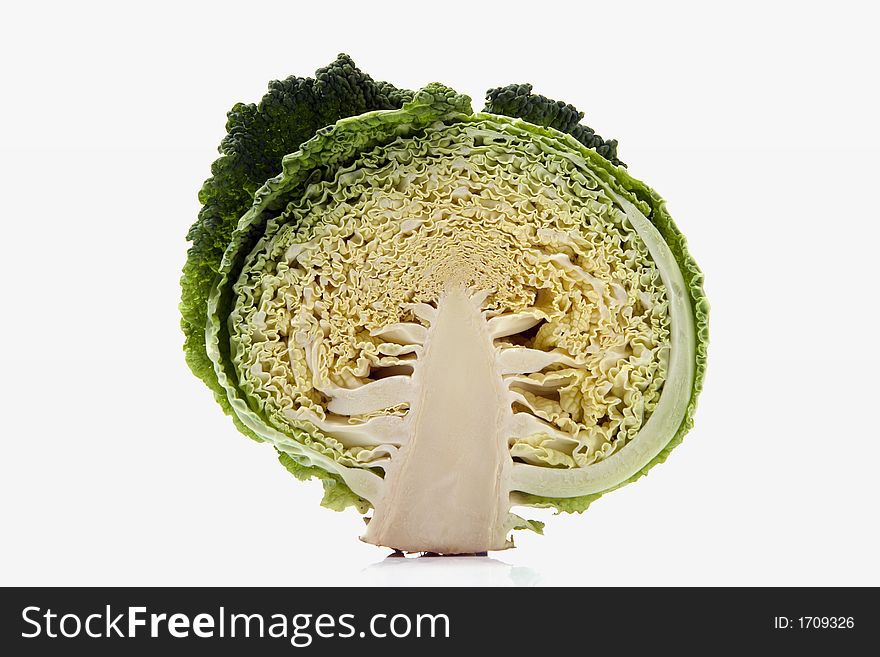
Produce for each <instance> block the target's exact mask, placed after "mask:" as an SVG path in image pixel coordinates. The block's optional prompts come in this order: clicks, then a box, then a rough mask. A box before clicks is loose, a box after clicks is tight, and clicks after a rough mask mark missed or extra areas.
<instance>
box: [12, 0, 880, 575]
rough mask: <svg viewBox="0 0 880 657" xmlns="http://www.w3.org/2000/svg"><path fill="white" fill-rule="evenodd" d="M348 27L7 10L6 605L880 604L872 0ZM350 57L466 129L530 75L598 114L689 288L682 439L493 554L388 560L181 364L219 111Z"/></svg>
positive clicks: (463, 11)
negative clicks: (539, 593) (106, 599)
mask: <svg viewBox="0 0 880 657" xmlns="http://www.w3.org/2000/svg"><path fill="white" fill-rule="evenodd" d="M301 4H302V6H300V5H301ZM343 4H344V3H336V2H334V3H329V2H327V3H307V4H305V3H292V2H285V3H277V4H275V3H257V2H252V3H242V2H237V3H230V4H223V3H218V2H211V3H184V2H175V3H173V5H172V4H159V3H149V4H147V3H144V5H143V6H142V7H141V8H133V7H131V6H128V4H127V3H112V4H111V3H108V4H106V5H97V4H94V3H87V4H84V5H82V6H81V3H63V4H62V3H58V4H47V3H42V2H32V3H27V9H23V8H22V7H24V6H25V5H24V4H16V5H14V7H15V8H13V9H9V8H7V9H5V10H4V16H3V20H2V21H0V23H2V27H0V31H2V33H0V61H2V62H3V64H2V66H3V74H2V77H0V97H2V104H0V119H2V123H0V129H2V136H0V153H2V158H0V181H2V227H3V228H2V238H0V244H2V256H0V269H2V271H0V274H2V278H0V281H2V285H3V288H2V289H3V300H2V310H0V313H2V317H0V345H2V351H0V404H2V422H0V432H2V453H0V504H2V508H0V533H2V539H0V557H2V558H0V584H3V585H12V584H20V585H37V584H95V585H98V584H105V585H138V584H140V585H154V584H155V585H159V584H182V585H190V584H216V585H222V584H232V585H245V584H252V585H306V584H310V585H337V584H355V585H359V584H385V583H395V584H407V583H410V584H412V583H415V584H429V583H438V584H442V583H457V584H501V585H517V584H526V585H529V584H543V585H635V584H649V585H654V584H696V585H716V584H732V585H745V584H764V585H783V584H790V585H802V584H803V585H806V584H818V585H831V584H844V585H861V584H872V585H878V584H880V566H878V559H877V555H878V554H880V530H878V514H877V507H878V504H880V487H878V471H880V432H878V428H877V418H876V417H875V414H876V413H877V410H878V391H880V372H878V366H880V347H878V318H880V313H878V298H877V296H878V295H877V285H878V283H877V278H878V276H877V271H878V265H877V254H878V237H880V230H878V225H880V211H878V203H880V201H878V174H880V165H878V161H880V128H878V125H880V122H878V118H877V117H878V116H880V103H878V95H877V94H878V91H877V89H878V83H877V65H878V61H880V49H878V46H877V45H876V44H877V40H876V27H877V24H878V16H877V15H876V14H874V13H872V12H871V11H870V10H868V9H867V7H869V6H870V5H871V3H867V2H864V3H855V2H854V3H848V2H834V3H811V2H797V3H790V4H789V3H776V2H761V3H756V4H754V5H752V4H748V3H733V4H731V6H730V8H729V9H719V8H716V7H714V6H713V5H714V3H694V4H677V5H672V6H663V7H661V6H660V5H666V4H667V3H651V4H646V5H645V6H637V5H636V3H632V2H627V3H609V2H602V3H597V4H596V5H595V6H590V5H588V4H587V3H581V2H578V3H571V5H569V7H568V8H567V9H565V8H562V6H561V5H559V4H558V3H545V4H540V3H533V2H530V3H523V8H522V9H520V8H517V5H516V3H514V2H510V3H504V4H496V3H480V2H464V3H453V2H443V3H439V4H438V3H416V2H400V3H396V2H395V3H390V2H384V3H383V2H376V3H374V2H356V3H351V4H350V5H348V8H344V7H343ZM493 5H494V6H493ZM611 5H615V6H614V7H611ZM618 5H619V6H618ZM654 5H656V6H654ZM820 6H822V7H823V8H820ZM340 51H345V52H348V53H349V54H350V55H352V57H354V59H355V61H356V62H357V63H358V64H359V65H360V66H361V67H362V68H363V69H364V70H365V71H367V72H368V73H370V74H371V75H373V76H374V77H375V78H377V79H387V80H391V81H392V82H394V83H395V84H397V85H398V86H400V87H407V88H411V89H412V88H418V87H420V86H422V85H423V84H425V83H427V82H429V81H434V80H438V81H442V82H445V83H446V84H449V85H451V86H453V87H455V88H456V89H458V90H459V91H463V92H466V93H469V94H470V95H472V96H473V97H474V105H475V107H477V108H480V107H482V99H483V95H484V92H485V90H486V89H488V88H490V87H494V86H498V85H502V84H508V83H511V82H525V81H531V82H533V83H534V84H535V88H536V91H537V92H539V93H543V94H545V95H548V96H550V97H553V98H560V99H565V100H566V101H569V102H571V103H573V104H575V105H576V106H577V107H579V108H581V109H583V110H585V111H586V112H587V121H588V122H589V124H590V125H591V126H593V127H594V128H596V129H597V130H598V131H599V132H600V134H602V135H603V136H606V137H616V138H617V139H619V140H620V154H621V157H622V158H623V159H624V160H625V161H626V162H627V163H628V164H629V170H630V172H631V173H632V174H633V175H635V176H636V177H637V178H641V179H643V180H645V181H647V182H648V183H649V184H651V185H652V186H653V187H655V188H656V189H657V190H658V191H659V192H660V193H661V194H663V195H664V197H665V198H666V199H667V200H668V203H669V208H670V210H671V212H672V214H673V216H674V217H675V218H676V221H677V223H678V225H679V226H680V228H681V229H682V230H683V231H684V232H685V234H686V235H687V236H688V238H689V242H690V245H691V248H692V252H693V254H694V256H695V257H696V259H697V261H698V262H699V264H700V265H701V267H702V268H703V270H704V271H705V273H706V290H707V293H708V296H709V300H710V302H711V304H712V316H711V345H710V354H709V356H710V357H709V372H708V377H707V380H706V385H705V392H704V393H703V396H702V397H701V399H700V405H699V411H698V414H697V417H696V428H695V429H694V430H693V432H692V433H691V434H689V436H688V438H687V439H686V441H685V443H684V444H683V445H682V446H681V447H680V448H678V449H677V450H676V452H675V453H674V454H673V455H672V457H671V458H670V460H669V461H668V462H667V463H666V464H665V465H662V466H659V467H657V468H656V469H654V470H653V471H652V472H651V474H650V476H649V477H647V478H646V479H643V480H641V481H639V482H638V483H636V484H634V485H631V486H628V487H626V488H624V489H622V490H620V491H617V492H615V493H613V494H611V495H609V496H607V497H605V498H603V499H602V500H601V501H599V502H598V503H596V504H595V505H594V506H593V507H592V508H591V509H590V510H589V511H588V512H587V513H586V514H584V515H583V516H578V515H573V516H567V515H566V516H559V517H552V516H550V514H548V513H542V512H535V513H533V514H531V517H541V518H542V519H545V520H547V521H548V525H547V529H546V535H545V536H544V537H540V536H535V535H530V534H521V535H519V536H518V537H517V543H518V547H517V548H516V549H515V550H511V551H507V552H504V553H498V554H493V555H491V557H492V558H490V559H484V560H467V559H461V560H455V559H445V560H442V561H441V562H439V563H438V562H437V561H436V560H435V561H433V562H428V561H421V562H419V561H412V560H411V561H407V562H405V563H399V562H398V563H390V564H389V563H387V562H384V563H383V559H384V557H385V556H386V554H387V551H385V550H383V549H380V548H376V547H374V546H370V545H366V544H363V543H361V542H359V541H358V540H357V536H358V535H359V533H360V532H361V531H362V529H363V523H362V521H361V519H360V517H359V516H358V515H357V514H356V513H355V512H353V511H351V510H350V511H348V512H346V513H341V514H340V513H334V512H332V511H328V510H326V509H323V508H321V507H319V505H318V501H319V499H320V485H319V484H318V483H316V482H312V483H309V484H303V483H300V482H298V481H296V480H295V479H294V478H293V477H291V476H290V475H289V474H288V473H287V472H285V470H284V469H283V468H282V467H280V466H279V465H278V464H277V462H276V459H275V456H274V452H273V450H272V449H270V448H269V447H268V446H265V445H258V444H256V443H253V442H251V441H249V440H247V439H245V438H243V437H241V436H240V435H239V434H238V433H237V432H236V431H235V429H234V428H233V427H232V424H231V422H230V421H229V420H228V418H226V417H225V416H223V414H222V413H221V412H220V410H219V408H218V407H216V405H215V404H214V402H213V400H212V399H211V395H210V394H209V393H208V391H207V389H206V388H205V387H204V386H203V385H202V384H201V382H199V381H198V380H197V379H195V378H194V377H193V376H192V375H191V374H190V373H189V371H188V370H187V368H186V365H185V364H184V360H183V353H182V351H181V344H182V334H181V332H180V330H179V328H178V313H177V303H178V294H179V288H178V279H179V272H180V269H181V267H182V265H183V262H184V258H185V253H186V247H187V245H186V243H185V241H184V235H185V233H186V231H187V229H188V227H189V225H190V224H191V223H192V221H193V220H194V218H195V216H196V214H197V212H198V209H199V204H198V201H197V198H196V192H197V191H198V189H199V187H200V185H201V183H202V181H203V180H204V178H206V177H207V176H208V175H209V167H210V164H211V162H212V161H213V160H214V159H215V157H216V147H217V144H218V143H219V142H220V139H221V137H222V136H223V134H224V132H225V131H224V124H225V112H226V111H227V110H228V109H229V108H230V107H231V106H232V105H233V103H235V102H236V101H240V100H242V101H248V102H251V101H257V100H259V98H260V97H261V96H262V95H263V93H264V92H265V89H266V84H267V82H268V81H269V80H270V79H275V78H283V77H286V76H287V75H290V74H298V75H311V74H312V73H313V72H314V70H315V69H316V68H318V67H320V66H324V65H326V64H328V63H329V62H330V61H331V60H333V58H334V57H335V56H336V54H337V53H338V52H340ZM545 516H546V517H545Z"/></svg>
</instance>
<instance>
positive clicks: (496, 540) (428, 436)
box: [363, 286, 513, 554]
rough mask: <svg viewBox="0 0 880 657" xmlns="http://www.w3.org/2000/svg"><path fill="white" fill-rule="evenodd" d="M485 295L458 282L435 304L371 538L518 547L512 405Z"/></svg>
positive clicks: (425, 547) (419, 546)
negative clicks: (511, 534) (513, 530)
mask: <svg viewBox="0 0 880 657" xmlns="http://www.w3.org/2000/svg"><path fill="white" fill-rule="evenodd" d="M485 298H486V294H481V293H477V294H473V293H472V292H470V291H468V290H466V289H464V288H463V287H459V286H455V287H452V288H451V289H449V290H447V291H446V292H445V293H444V294H442V295H441V296H440V298H439V300H438V303H437V308H436V310H434V309H431V311H430V312H428V316H427V317H426V319H427V320H428V321H429V322H430V328H429V330H428V335H427V339H426V341H425V346H424V351H423V353H422V357H421V358H420V360H419V363H418V366H417V368H416V370H415V372H414V374H413V383H414V385H415V387H416V389H417V390H418V394H417V395H416V397H415V400H414V402H413V406H412V409H411V412H410V414H409V416H408V418H407V422H408V427H407V431H408V439H407V441H406V442H405V444H404V445H403V446H402V447H401V449H400V451H399V453H398V454H397V455H396V456H395V458H394V460H393V461H392V463H391V465H390V466H389V468H388V471H387V473H386V476H385V481H384V486H383V491H382V494H381V497H380V499H379V500H378V501H377V503H376V507H375V513H374V515H373V518H372V520H371V521H370V523H369V525H368V528H367V532H366V534H365V535H364V537H363V540H364V541H366V542H368V543H373V544H376V545H384V546H386V547H390V548H395V549H398V550H403V551H408V552H418V551H430V552H437V553H441V554H462V553H472V552H485V551H487V550H501V549H504V548H506V547H510V544H509V542H508V540H507V536H506V534H507V529H508V524H507V523H508V517H509V511H510V487H509V481H510V473H511V469H512V466H513V462H512V459H511V457H510V453H509V451H508V446H507V430H508V428H509V426H510V423H511V422H512V417H513V411H512V409H511V405H510V398H509V393H508V391H507V387H506V385H505V382H504V380H503V378H502V375H501V371H502V368H501V367H500V365H499V363H498V358H497V351H496V349H495V346H494V343H493V338H492V335H491V333H490V330H489V327H488V323H487V321H486V317H485V314H484V313H483V311H482V308H481V304H482V302H483V300H484V299H485ZM421 312H423V313H424V312H425V311H424V310H422V311H421Z"/></svg>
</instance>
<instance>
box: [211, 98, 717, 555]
mask: <svg viewBox="0 0 880 657" xmlns="http://www.w3.org/2000/svg"><path fill="white" fill-rule="evenodd" d="M701 284H702V276H701V274H700V272H699V270H698V269H697V267H696V265H695V264H694V262H693V260H692V259H691V258H690V256H689V255H688V253H687V250H686V247H685V242H684V238H683V237H682V236H681V235H680V233H679V232H678V231H677V229H676V228H675V226H674V225H673V224H672V221H671V219H670V217H669V215H668V214H667V212H666V210H665V207H664V205H663V202H662V201H661V200H660V199H659V197H658V196H657V195H656V194H655V193H654V192H653V191H651V190H650V189H648V188H647V187H645V186H644V185H643V184H641V183H639V182H638V181H636V180H634V179H633V178H631V177H630V176H629V175H628V174H627V173H626V171H625V169H624V168H623V167H621V166H616V165H613V164H611V163H610V162H609V161H608V160H606V159H604V158H603V157H602V156H601V155H598V154H597V153H596V152H595V151H594V150H591V149H589V148H586V147H585V146H584V145H582V144H581V143H579V142H578V141H576V140H575V139H574V138H573V137H571V136H569V135H567V134H564V133H562V132H558V131H557V130H555V129H553V128H549V127H541V126H538V125H535V124H533V123H530V122H527V121H524V120H521V119H518V118H508V117H504V116H499V115H496V114H490V113H475V112H473V110H472V109H471V107H470V99H468V98H467V97H465V96H461V95H459V94H457V93H455V92H454V91H452V90H451V89H448V88H446V87H443V86H442V85H437V84H435V85H430V86H428V87H426V88H425V89H423V90H421V91H420V92H418V93H416V94H415V97H414V98H413V99H412V100H411V101H410V102H408V103H406V104H404V105H403V107H402V108H401V109H392V110H381V111H375V112H368V113H364V114H360V115H358V116H354V117H351V118H346V119H342V120H340V121H338V122H337V123H335V125H333V126H331V127H329V128H326V129H323V130H320V131H319V132H318V134H317V135H316V136H315V137H314V138H313V139H311V140H309V141H307V142H306V143H304V144H303V145H302V147H301V148H300V150H298V151H297V152H295V153H292V154H290V155H287V156H286V157H285V158H284V160H283V171H282V172H281V174H280V175H278V176H276V177H275V178H272V179H270V180H269V181H268V182H267V183H266V184H265V186H264V187H263V188H262V189H260V190H259V191H257V193H256V194H255V197H254V204H253V206H252V208H251V209H250V210H249V211H248V212H247V213H246V214H245V215H244V216H243V217H242V218H241V220H240V222H239V224H238V227H237V229H236V230H235V231H234V233H233V234H232V238H231V240H230V241H229V245H228V247H227V248H226V250H225V254H224V256H223V260H222V264H221V266H220V268H219V272H218V275H217V277H216V280H215V281H214V284H213V287H212V288H211V292H210V296H209V298H208V305H207V310H208V323H207V331H206V335H205V344H206V353H207V355H208V356H209V357H210V360H211V362H212V363H213V367H214V374H215V375H216V379H217V382H218V383H219V385H220V386H221V388H222V393H223V394H224V395H225V397H226V399H225V400H224V401H225V402H228V405H229V407H230V408H231V409H232V411H233V412H234V414H235V416H236V418H237V420H238V421H239V422H240V423H241V425H242V426H243V427H244V428H245V430H246V431H247V432H248V433H250V434H251V435H253V436H255V437H257V438H258V439H260V440H264V441H267V442H270V443H272V444H273V445H274V446H275V447H276V448H277V449H278V450H279V451H280V452H281V453H282V455H283V456H282V461H283V462H284V463H285V465H287V466H288V467H289V468H290V469H291V470H292V471H293V472H294V473H295V474H299V475H301V476H308V475H309V474H314V473H316V472H319V473H323V474H322V476H323V477H324V479H325V481H326V482H327V484H328V493H327V495H328V498H327V500H328V503H330V504H331V505H332V506H335V507H337V508H339V507H342V506H344V505H345V504H347V503H354V504H355V505H356V506H358V508H360V510H362V511H366V510H367V509H368V508H369V507H373V509H374V512H373V515H372V519H371V520H370V521H369V524H368V527H367V532H366V534H365V536H364V537H363V538H364V540H366V541H368V542H371V543H375V544H378V545H385V546H389V547H392V548H396V549H400V550H406V551H431V552H439V553H470V552H482V551H486V550H497V549H503V548H505V547H509V546H510V545H511V542H510V540H509V534H510V530H511V529H514V528H519V527H531V528H538V529H539V528H540V527H539V524H536V523H529V522H527V521H524V520H522V519H521V518H519V517H518V516H516V515H514V514H513V513H511V507H512V505H517V504H521V505H532V506H555V507H557V508H559V509H562V510H583V509H584V508H586V506H587V505H588V504H589V503H590V502H591V501H592V500H594V499H595V498H596V497H598V496H599V495H601V494H602V493H604V492H607V491H609V490H612V489H614V488H617V487H619V486H621V485H623V484H624V483H627V482H629V481H632V480H633V479H635V478H637V477H639V476H640V475H641V474H644V473H645V472H646V471H647V469H648V468H650V467H651V466H652V465H653V464H655V463H657V462H660V461H662V460H664V459H665V458H666V455H667V454H668V453H669V451H670V450H671V449H672V448H673V447H674V446H675V445H677V444H678V443H679V442H680V441H681V439H682V437H683V435H684V433H685V432H686V431H687V430H688V429H689V428H690V426H691V424H692V415H693V411H694V404H695V399H696V395H697V393H698V392H699V390H700V386H701V381H702V373H703V369H704V367H705V345H706V323H707V305H706V302H705V297H704V294H703V292H702V289H701Z"/></svg>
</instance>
